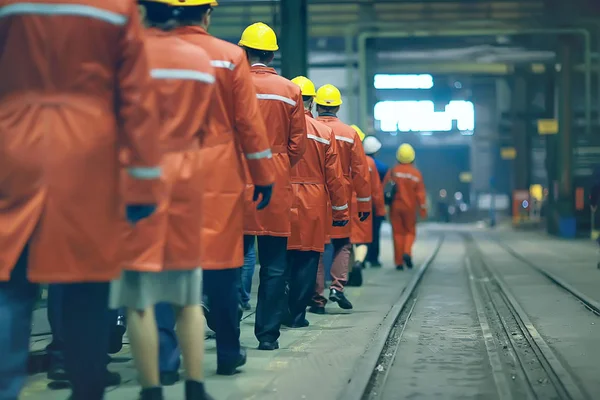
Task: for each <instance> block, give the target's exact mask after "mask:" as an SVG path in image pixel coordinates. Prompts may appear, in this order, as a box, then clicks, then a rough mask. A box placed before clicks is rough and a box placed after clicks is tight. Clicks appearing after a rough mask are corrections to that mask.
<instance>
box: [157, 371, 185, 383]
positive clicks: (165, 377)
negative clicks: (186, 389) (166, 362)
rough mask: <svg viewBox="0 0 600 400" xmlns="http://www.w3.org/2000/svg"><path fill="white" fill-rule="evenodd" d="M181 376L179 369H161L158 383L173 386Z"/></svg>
mask: <svg viewBox="0 0 600 400" xmlns="http://www.w3.org/2000/svg"><path fill="white" fill-rule="evenodd" d="M179 379H181V377H180V376H179V371H161V372H160V384H161V385H163V386H173V385H174V384H176V383H177V382H179Z"/></svg>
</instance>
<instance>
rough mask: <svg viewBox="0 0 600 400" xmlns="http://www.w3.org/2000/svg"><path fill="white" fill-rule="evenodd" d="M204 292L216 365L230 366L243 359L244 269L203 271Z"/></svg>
mask: <svg viewBox="0 0 600 400" xmlns="http://www.w3.org/2000/svg"><path fill="white" fill-rule="evenodd" d="M202 273H203V278H204V283H203V288H204V294H205V296H206V300H207V303H208V304H207V305H208V308H209V309H210V315H211V317H212V319H213V322H212V325H213V326H212V328H213V330H214V331H215V334H216V339H217V363H218V364H221V363H226V364H231V363H235V362H237V361H238V359H239V356H240V316H239V313H238V310H239V303H240V295H239V293H240V292H239V291H240V282H241V268H231V269H221V270H204V271H203V272H202Z"/></svg>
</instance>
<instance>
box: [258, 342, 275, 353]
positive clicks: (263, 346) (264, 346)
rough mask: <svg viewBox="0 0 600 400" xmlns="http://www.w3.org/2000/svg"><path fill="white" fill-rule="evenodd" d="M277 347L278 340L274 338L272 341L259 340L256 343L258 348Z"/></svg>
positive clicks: (270, 348) (271, 348)
mask: <svg viewBox="0 0 600 400" xmlns="http://www.w3.org/2000/svg"><path fill="white" fill-rule="evenodd" d="M278 348H279V342H278V341H277V340H276V341H274V342H260V343H259V344H258V349H259V350H268V351H271V350H277V349H278Z"/></svg>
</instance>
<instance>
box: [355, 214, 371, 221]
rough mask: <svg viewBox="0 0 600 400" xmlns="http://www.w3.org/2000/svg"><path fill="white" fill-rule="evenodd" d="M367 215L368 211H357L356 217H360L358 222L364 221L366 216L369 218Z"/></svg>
mask: <svg viewBox="0 0 600 400" xmlns="http://www.w3.org/2000/svg"><path fill="white" fill-rule="evenodd" d="M369 215H371V213H370V212H359V213H358V218H359V219H360V222H364V221H365V220H366V219H367V218H369Z"/></svg>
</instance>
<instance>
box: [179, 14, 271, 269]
mask: <svg viewBox="0 0 600 400" xmlns="http://www.w3.org/2000/svg"><path fill="white" fill-rule="evenodd" d="M174 32H175V34H176V35H178V36H179V37H180V38H182V39H184V40H187V41H189V42H190V43H192V44H195V45H197V46H200V47H202V48H203V49H204V50H205V51H206V52H207V53H208V56H209V57H210V58H211V60H212V61H211V65H212V66H213V67H214V68H215V76H216V78H217V79H216V82H215V84H216V87H215V94H214V95H213V99H212V101H211V105H210V108H209V112H208V113H209V114H208V115H209V125H208V126H207V127H206V128H204V129H203V130H204V132H203V133H202V134H203V138H202V151H201V163H202V165H203V166H204V168H205V171H206V172H207V173H206V176H205V181H204V197H203V200H202V208H203V209H202V213H203V219H202V220H203V222H202V241H201V244H200V251H201V266H202V268H203V269H209V270H214V269H229V268H238V267H240V266H242V265H243V264H244V246H243V240H244V189H245V187H246V176H245V173H244V164H243V159H245V161H246V163H247V166H248V170H249V171H250V175H251V176H252V181H253V182H254V183H255V184H257V185H270V184H273V183H274V181H275V174H274V172H273V170H274V164H273V160H272V157H273V156H272V153H271V148H270V147H269V139H268V137H267V133H266V129H265V124H264V122H263V119H262V116H261V114H260V110H259V108H258V100H257V99H256V91H255V90H254V85H253V84H252V77H251V76H250V66H249V65H248V61H247V60H246V55H245V53H244V51H243V50H242V49H241V48H240V47H238V46H236V45H234V44H231V43H229V42H226V41H224V40H221V39H217V38H215V37H213V36H211V35H209V34H208V33H207V32H206V31H205V30H204V29H202V28H201V27H198V26H186V27H179V28H176V29H175V30H174ZM240 149H241V150H240Z"/></svg>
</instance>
